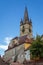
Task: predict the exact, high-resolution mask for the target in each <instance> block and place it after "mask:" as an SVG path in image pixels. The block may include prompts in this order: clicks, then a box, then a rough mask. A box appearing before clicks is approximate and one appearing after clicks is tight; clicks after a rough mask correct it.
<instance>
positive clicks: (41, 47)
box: [30, 35, 43, 59]
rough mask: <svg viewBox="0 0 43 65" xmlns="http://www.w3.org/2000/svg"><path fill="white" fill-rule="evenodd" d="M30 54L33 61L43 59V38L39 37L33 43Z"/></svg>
mask: <svg viewBox="0 0 43 65" xmlns="http://www.w3.org/2000/svg"><path fill="white" fill-rule="evenodd" d="M30 54H31V58H32V59H36V58H43V40H41V36H39V35H37V36H36V39H35V40H34V41H33V42H32V45H31V47H30Z"/></svg>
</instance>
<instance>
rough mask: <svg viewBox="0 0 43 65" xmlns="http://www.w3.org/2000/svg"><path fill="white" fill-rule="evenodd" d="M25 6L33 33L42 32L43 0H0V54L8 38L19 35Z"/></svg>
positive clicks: (7, 42)
mask: <svg viewBox="0 0 43 65" xmlns="http://www.w3.org/2000/svg"><path fill="white" fill-rule="evenodd" d="M25 6H27V9H28V15H29V18H31V19H32V25H33V35H34V36H35V35H36V34H40V35H42V34H43V0H0V55H3V54H4V51H5V50H6V49H7V46H8V44H9V40H10V39H12V38H13V37H15V36H19V34H20V20H21V18H22V19H23V17H24V10H25Z"/></svg>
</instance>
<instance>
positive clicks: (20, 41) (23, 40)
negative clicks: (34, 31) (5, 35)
mask: <svg viewBox="0 0 43 65" xmlns="http://www.w3.org/2000/svg"><path fill="white" fill-rule="evenodd" d="M15 39H16V40H17V39H18V43H17V44H14V45H13V46H12V47H9V48H8V49H7V50H6V51H8V50H10V49H13V48H15V47H17V46H19V45H21V44H24V43H28V44H31V43H32V41H33V38H29V37H28V36H27V35H25V36H21V37H15V38H13V39H12V40H15ZM6 51H5V52H6Z"/></svg>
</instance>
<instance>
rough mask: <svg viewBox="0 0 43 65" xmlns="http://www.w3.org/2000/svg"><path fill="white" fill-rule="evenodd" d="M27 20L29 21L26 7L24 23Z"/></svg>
mask: <svg viewBox="0 0 43 65" xmlns="http://www.w3.org/2000/svg"><path fill="white" fill-rule="evenodd" d="M27 20H29V18H28V10H27V7H25V12H24V21H27Z"/></svg>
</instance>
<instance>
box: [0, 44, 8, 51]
mask: <svg viewBox="0 0 43 65" xmlns="http://www.w3.org/2000/svg"><path fill="white" fill-rule="evenodd" d="M7 48H8V45H0V49H3V50H6V49H7Z"/></svg>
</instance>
